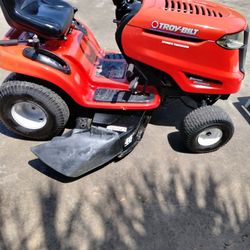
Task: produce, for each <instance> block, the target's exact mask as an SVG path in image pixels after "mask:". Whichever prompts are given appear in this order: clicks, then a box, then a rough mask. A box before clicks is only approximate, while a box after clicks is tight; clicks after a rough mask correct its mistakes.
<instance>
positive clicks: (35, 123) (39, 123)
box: [11, 102, 47, 130]
mask: <svg viewBox="0 0 250 250" xmlns="http://www.w3.org/2000/svg"><path fill="white" fill-rule="evenodd" d="M11 115H12V117H13V119H14V120H15V122H16V123H17V124H19V125H20V126H22V127H24V128H26V129H31V130H37V129H41V128H43V127H44V126H45V125H46V123H47V116H46V114H45V112H44V110H43V109H42V108H41V107H40V106H39V105H37V104H35V103H33V102H19V103H16V104H15V105H13V107H12V109H11Z"/></svg>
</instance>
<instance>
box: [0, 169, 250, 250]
mask: <svg viewBox="0 0 250 250" xmlns="http://www.w3.org/2000/svg"><path fill="white" fill-rule="evenodd" d="M154 167H155V166H151V168H150V169H151V171H148V172H141V173H140V177H139V178H138V176H137V178H133V177H131V178H129V179H127V181H126V182H124V183H120V185H119V186H118V185H117V184H116V185H115V184H113V183H112V182H111V181H110V183H109V184H107V185H106V186H103V188H102V190H101V191H100V194H99V195H97V197H96V195H95V194H94V193H85V192H84V191H80V194H75V195H77V196H78V195H79V198H78V199H76V201H75V202H74V203H71V205H70V209H66V208H65V206H63V205H62V204H65V203H67V200H63V201H62V192H61V189H60V191H59V189H57V188H56V186H54V185H53V184H50V185H49V186H48V188H47V189H46V190H43V189H38V190H37V191H36V199H37V201H38V202H37V210H38V212H39V215H38V216H37V220H36V223H35V224H34V227H33V228H32V227H30V229H28V228H29V226H28V224H29V220H30V219H31V218H29V219H28V220H25V218H24V217H22V212H23V211H22V210H20V208H21V207H22V205H21V202H22V201H21V200H20V201H18V202H17V203H16V205H15V206H14V207H12V208H11V209H10V211H9V214H4V213H3V210H2V209H1V208H2V206H3V205H4V204H2V206H0V209H1V210H0V248H1V249H20V250H21V249H22V250H25V249H32V250H33V249H109V250H110V249H159V250H160V249H169V250H176V249H213V250H216V249H221V250H223V249H250V220H249V218H250V217H249V216H250V207H249V199H248V192H247V190H246V189H243V190H241V195H242V200H243V202H242V204H241V205H240V204H239V203H238V202H237V201H236V199H235V198H233V197H232V196H231V195H230V194H229V196H228V197H225V196H224V197H221V196H220V195H219V192H218V190H219V188H220V185H221V183H218V182H216V181H215V179H214V177H213V175H212V174H211V173H209V172H207V173H206V174H205V175H204V176H203V179H202V180H201V179H200V177H199V176H197V175H196V173H195V172H191V173H190V174H189V176H188V178H186V177H184V176H183V174H182V173H181V172H180V171H179V168H177V167H176V168H173V169H172V170H171V172H170V173H169V175H168V176H169V178H168V180H163V179H162V180H158V179H157V178H156V177H155V174H154V172H153V169H154ZM204 178H205V179H204ZM135 180H136V181H135ZM201 190H202V192H201ZM72 195H74V194H72ZM242 211H243V212H242ZM29 213H30V216H32V211H30V212H29ZM242 214H245V216H243V217H244V218H243V217H242ZM9 225H12V227H10V226H9ZM10 230H11V231H10ZM38 231H39V232H40V234H39V237H38V238H37V239H38V241H37V242H36V246H37V247H32V248H31V247H29V246H30V245H31V243H30V242H32V239H34V238H35V234H36V233H37V232H38ZM10 232H11V233H10Z"/></svg>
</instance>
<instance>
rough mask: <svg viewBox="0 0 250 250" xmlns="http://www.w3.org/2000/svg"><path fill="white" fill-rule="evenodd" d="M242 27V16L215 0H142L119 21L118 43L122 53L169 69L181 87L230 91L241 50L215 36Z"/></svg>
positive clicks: (235, 87) (238, 74)
mask: <svg viewBox="0 0 250 250" xmlns="http://www.w3.org/2000/svg"><path fill="white" fill-rule="evenodd" d="M244 30H245V32H246V34H245V36H246V37H247V22H246V19H245V18H244V17H243V16H242V15H241V14H239V13H238V12H236V11H234V10H233V9H231V8H228V7H226V6H224V5H221V4H217V3H213V2H210V1H206V0H144V1H143V2H142V6H141V8H140V10H139V12H138V13H137V14H135V15H134V16H133V18H131V19H130V21H129V22H128V23H127V25H126V26H125V27H124V29H123V31H122V35H121V44H122V49H123V52H124V54H125V55H126V56H127V57H129V58H132V59H134V60H136V61H139V62H141V63H144V64H146V65H149V66H151V67H153V68H156V69H158V70H161V71H163V72H165V73H166V74H168V75H170V76H171V77H172V78H173V79H174V80H175V82H176V83H177V84H178V85H179V86H180V88H181V89H182V90H183V91H185V92H192V93H203V94H231V93H235V92H237V91H239V89H240V85H241V82H242V80H243V78H244V74H243V72H242V70H241V66H240V65H241V64H242V63H240V61H243V60H244V58H242V54H245V53H241V51H240V50H239V49H234V50H228V49H225V48H222V47H221V46H219V45H218V44H217V43H216V42H217V40H218V39H220V38H222V37H223V36H224V35H228V34H234V33H238V32H240V31H244ZM245 40H247V39H245ZM136 41H140V42H136ZM194 79H195V80H194Z"/></svg>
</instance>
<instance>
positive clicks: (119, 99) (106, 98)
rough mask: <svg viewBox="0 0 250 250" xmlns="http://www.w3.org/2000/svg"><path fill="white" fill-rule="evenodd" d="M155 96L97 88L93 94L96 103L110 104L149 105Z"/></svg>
mask: <svg viewBox="0 0 250 250" xmlns="http://www.w3.org/2000/svg"><path fill="white" fill-rule="evenodd" d="M154 98H155V95H154V94H153V93H150V94H142V93H138V94H133V93H131V92H130V91H125V90H117V89H105V88H98V89H97V90H96V92H95V96H94V100H95V101H96V102H111V103H150V102H153V101H154Z"/></svg>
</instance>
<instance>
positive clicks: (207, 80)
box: [185, 73, 223, 85]
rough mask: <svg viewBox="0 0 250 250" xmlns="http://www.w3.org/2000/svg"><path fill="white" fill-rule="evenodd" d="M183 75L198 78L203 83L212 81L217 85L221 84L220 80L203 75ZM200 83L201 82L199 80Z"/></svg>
mask: <svg viewBox="0 0 250 250" xmlns="http://www.w3.org/2000/svg"><path fill="white" fill-rule="evenodd" d="M185 75H186V77H187V78H189V79H190V78H196V79H197V80H198V79H200V80H202V81H204V83H212V84H217V85H222V84H223V83H222V82H221V81H218V80H214V79H211V78H207V77H203V76H198V75H193V74H189V73H186V74H185ZM201 84H202V82H201Z"/></svg>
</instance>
